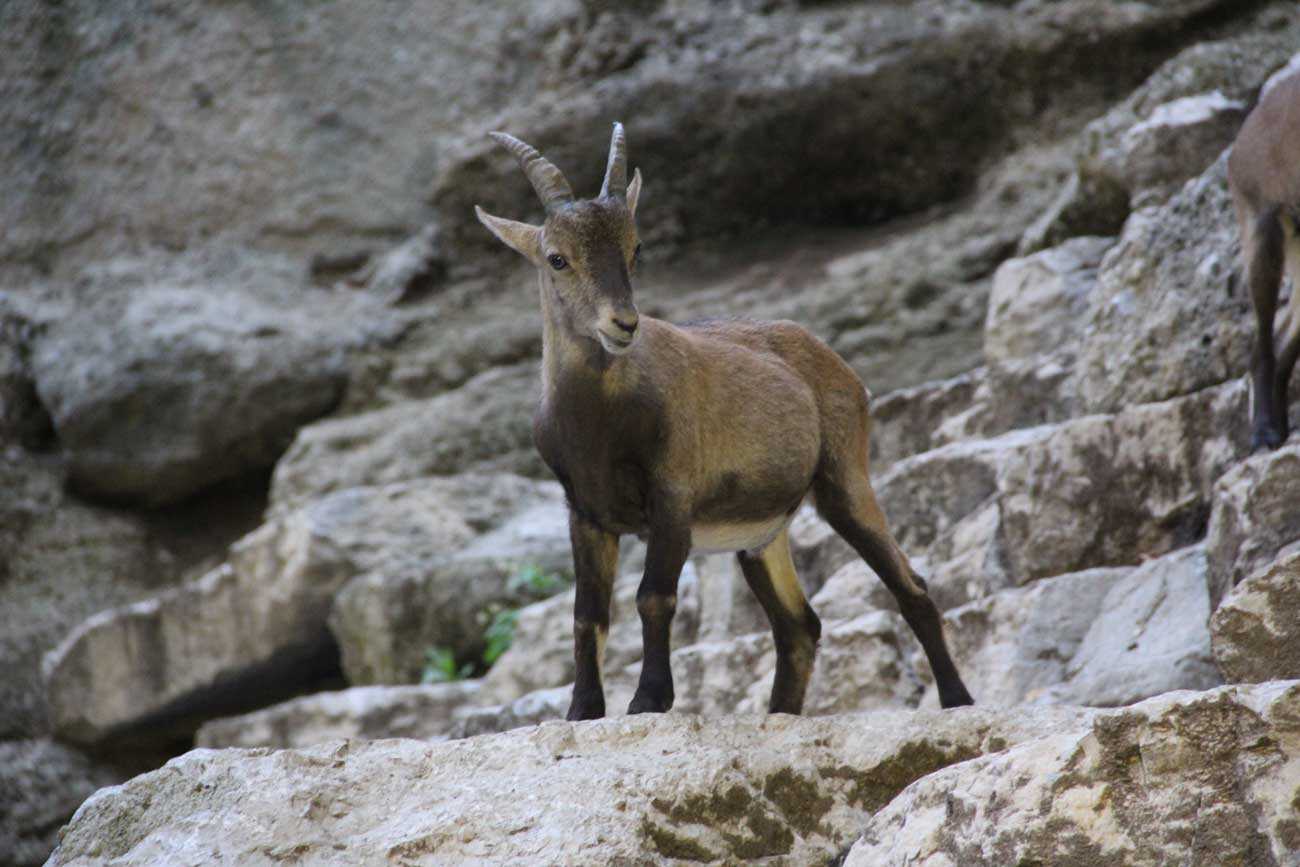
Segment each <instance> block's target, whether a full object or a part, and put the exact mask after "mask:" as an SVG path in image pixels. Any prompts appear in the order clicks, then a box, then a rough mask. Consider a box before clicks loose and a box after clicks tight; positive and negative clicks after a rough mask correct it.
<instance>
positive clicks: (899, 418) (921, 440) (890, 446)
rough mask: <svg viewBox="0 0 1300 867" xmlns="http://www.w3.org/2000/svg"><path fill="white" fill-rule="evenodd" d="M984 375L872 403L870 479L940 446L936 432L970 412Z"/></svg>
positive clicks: (955, 379)
mask: <svg viewBox="0 0 1300 867" xmlns="http://www.w3.org/2000/svg"><path fill="white" fill-rule="evenodd" d="M984 376H985V372H984V371H983V370H978V371H972V372H970V373H964V374H962V375H960V376H956V377H953V378H951V379H943V380H938V381H936V382H929V383H926V384H924V385H918V386H914V387H912V388H904V389H899V390H897V391H891V392H889V393H888V394H885V395H882V396H880V397H877V398H874V399H873V400H872V401H871V473H872V476H873V477H874V476H879V475H880V474H881V473H882V472H884V471H885V470H886V469H888V468H889V467H890V466H892V465H893V464H894V463H895V462H897V461H899V460H902V459H903V458H907V457H911V456H912V455H918V454H920V453H921V452H926V451H929V450H930V449H932V448H934V447H935V446H938V445H943V443H942V442H940V441H939V438H938V436H937V432H938V430H939V429H940V428H941V427H942V426H943V424H944V423H945V422H946V421H947V420H948V419H950V418H952V417H954V416H957V415H960V414H962V413H964V412H967V411H969V410H970V408H971V404H972V403H973V402H974V400H975V394H976V390H977V388H978V387H979V385H980V384H981V383H982V382H983V380H984ZM998 433H1002V431H998Z"/></svg>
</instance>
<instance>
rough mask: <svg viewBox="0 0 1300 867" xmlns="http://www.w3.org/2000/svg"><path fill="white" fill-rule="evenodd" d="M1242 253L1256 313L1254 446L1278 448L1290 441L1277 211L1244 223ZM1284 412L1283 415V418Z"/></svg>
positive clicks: (1244, 220) (1253, 379)
mask: <svg viewBox="0 0 1300 867" xmlns="http://www.w3.org/2000/svg"><path fill="white" fill-rule="evenodd" d="M1241 226H1242V231H1241V254H1242V259H1243V261H1244V262H1245V265H1246V284H1247V285H1248V286H1249V287H1250V300H1251V304H1252V306H1253V307H1254V310H1255V354H1254V359H1253V361H1252V362H1251V397H1252V398H1253V400H1254V411H1253V413H1252V415H1253V418H1252V419H1251V437H1250V446H1251V448H1252V449H1255V448H1258V447H1260V446H1265V447H1267V448H1276V447H1277V446H1279V445H1281V443H1282V441H1283V440H1284V439H1286V409H1285V404H1283V405H1282V406H1281V407H1279V406H1278V404H1277V402H1276V401H1277V378H1276V376H1277V374H1276V370H1277V368H1276V357H1275V355H1274V347H1273V319H1274V317H1275V315H1276V313H1277V295H1278V289H1279V288H1280V284H1281V282H1282V255H1283V251H1282V240H1283V239H1282V226H1281V223H1280V222H1279V219H1278V212H1277V211H1276V210H1269V211H1266V212H1264V213H1263V214H1257V215H1254V216H1251V217H1248V218H1246V219H1243V220H1242V224H1241ZM1279 411H1280V415H1279Z"/></svg>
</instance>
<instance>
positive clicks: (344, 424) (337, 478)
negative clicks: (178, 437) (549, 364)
mask: <svg viewBox="0 0 1300 867" xmlns="http://www.w3.org/2000/svg"><path fill="white" fill-rule="evenodd" d="M540 389H541V379H540V376H539V374H538V372H537V364H536V362H524V363H522V364H517V365H515V366H513V367H505V368H496V369H492V370H489V371H487V372H485V373H482V374H479V375H478V376H476V377H474V378H473V379H471V380H470V381H469V382H467V383H466V384H465V385H463V386H461V387H460V388H458V389H456V390H454V391H449V392H447V393H445V394H442V395H439V396H437V397H433V398H429V399H426V400H423V401H410V402H404V403H400V404H397V405H395V406H392V407H388V408H385V409H380V410H375V411H373V412H368V413H363V414H361V415H355V416H348V417H345V418H333V419H328V420H326V421H322V422H319V423H317V424H314V425H310V426H308V427H306V428H304V429H303V430H301V431H300V432H299V433H298V436H297V439H295V440H294V442H293V445H292V446H291V447H290V448H289V450H288V452H286V453H285V455H284V457H283V458H282V459H281V460H280V461H279V462H278V463H277V464H276V467H275V475H274V477H273V479H272V483H271V499H272V509H274V510H279V509H284V508H290V507H292V506H293V505H294V504H296V503H299V502H301V501H303V500H304V499H307V498H310V497H314V496H319V495H321V494H325V493H329V492H331V491H338V490H342V489H345V488H351V487H356V486H358V485H373V484H385V483H388V482H401V481H407V480H410V479H418V478H421V477H424V476H430V475H450V474H453V473H458V472H467V471H488V472H495V471H501V470H504V471H508V472H513V471H523V472H525V473H527V474H529V475H535V476H538V475H542V474H544V473H546V471H545V469H544V468H543V466H542V463H541V459H540V458H539V457H538V456H537V451H536V449H535V448H534V447H533V443H532V429H533V428H532V412H533V407H534V406H535V404H536V402H537V395H538V394H540Z"/></svg>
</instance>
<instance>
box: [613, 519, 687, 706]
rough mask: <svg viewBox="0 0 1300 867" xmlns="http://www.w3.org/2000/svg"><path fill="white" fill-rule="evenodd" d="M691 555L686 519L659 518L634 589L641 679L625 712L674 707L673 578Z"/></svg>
mask: <svg viewBox="0 0 1300 867" xmlns="http://www.w3.org/2000/svg"><path fill="white" fill-rule="evenodd" d="M690 553H691V530H690V526H689V525H688V524H687V523H686V522H685V521H676V520H672V519H670V518H668V517H667V516H666V515H665V516H663V517H662V518H661V519H660V520H659V521H656V522H655V523H654V524H653V525H652V526H651V529H650V539H649V541H648V542H647V545H646V561H645V575H644V576H643V577H642V578H641V586H640V587H638V588H637V591H636V610H637V612H638V613H639V614H640V615H641V643H642V659H641V679H640V680H639V681H638V682H637V686H636V692H635V693H634V694H633V695H632V702H631V704H629V705H628V708H627V712H628V713H662V712H664V711H667V710H669V709H671V708H672V706H673V672H672V667H671V665H670V664H669V654H670V653H671V652H672V648H671V647H670V646H669V638H670V637H671V634H672V626H673V614H674V613H675V612H676V611H677V579H678V578H680V577H681V574H682V567H683V566H684V565H686V558H687V557H688V556H689V555H690Z"/></svg>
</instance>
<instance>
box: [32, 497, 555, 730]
mask: <svg viewBox="0 0 1300 867" xmlns="http://www.w3.org/2000/svg"><path fill="white" fill-rule="evenodd" d="M557 490H558V486H556V485H554V484H553V483H552V484H549V485H548V484H545V483H539V482H533V481H530V480H527V479H522V478H518V477H514V476H499V477H484V476H458V477H454V478H446V479H428V480H423V481H421V482H414V483H407V484H397V485H389V486H384V487H374V488H354V489H350V490H346V491H341V492H339V493H336V494H333V495H331V496H328V497H324V498H321V499H319V500H316V501H313V502H311V503H309V504H308V505H306V506H304V507H302V508H300V509H297V510H294V511H290V512H287V513H285V514H283V515H281V516H279V517H277V518H275V519H274V520H272V521H270V522H269V523H267V524H265V525H264V526H262V527H261V528H259V529H258V530H256V531H254V532H253V533H251V534H249V535H248V536H246V537H245V538H243V539H242V540H240V541H239V542H238V543H236V544H235V545H234V546H232V548H231V550H230V559H229V561H228V562H227V563H225V564H223V565H222V566H220V567H218V568H217V569H214V570H213V571H211V572H209V573H208V574H206V575H204V576H203V577H202V578H200V579H198V580H197V581H194V582H191V583H187V584H185V585H183V586H181V587H178V588H176V589H174V590H171V591H168V592H167V593H164V594H162V595H160V596H157V597H155V598H152V599H147V600H145V601H142V602H138V603H135V604H132V605H128V606H125V607H121V608H115V609H110V610H107V611H104V612H101V613H99V614H97V615H95V616H94V617H92V618H91V619H89V620H87V621H86V622H84V623H82V624H81V625H80V626H78V627H77V628H76V629H75V630H73V632H72V633H71V634H70V635H68V636H67V637H66V638H65V639H64V640H63V642H62V643H61V644H60V645H59V646H58V647H57V648H56V649H55V650H53V651H51V652H50V653H49V654H47V656H46V659H45V673H46V684H47V690H48V695H49V701H50V706H51V712H52V714H53V718H54V724H55V726H56V729H57V731H58V732H59V733H60V734H61V735H62V736H63V737H66V738H68V739H70V740H74V741H90V742H93V741H99V740H102V739H104V738H108V737H113V736H115V735H117V734H119V733H128V732H129V731H130V730H138V729H139V728H140V727H141V726H144V725H161V724H162V723H163V722H169V723H172V724H176V725H181V726H183V727H184V726H188V727H190V728H192V727H193V725H195V724H196V722H197V721H201V720H202V719H203V718H205V717H210V716H213V715H217V714H220V713H222V712H225V713H231V712H235V711H239V710H246V709H248V706H249V704H250V703H262V704H265V703H267V702H269V701H273V700H276V699H280V698H285V697H288V695H291V694H293V693H294V692H297V691H300V690H301V689H302V688H303V686H305V685H307V684H309V683H310V682H311V680H312V678H313V677H319V676H322V675H324V674H328V673H330V672H331V671H337V666H338V661H337V658H338V657H337V654H338V650H337V647H336V645H335V643H334V640H333V639H332V637H331V636H330V634H329V630H328V629H327V626H326V621H327V618H328V616H329V613H330V610H331V608H332V606H333V604H334V597H335V594H336V593H337V592H338V591H339V590H340V589H341V588H342V587H343V586H344V585H345V584H346V583H347V582H348V581H349V580H350V579H353V578H356V577H357V576H360V575H365V574H381V573H386V574H393V575H401V574H413V573H420V572H423V571H425V570H426V569H427V568H428V567H429V566H430V565H431V564H434V563H437V562H440V561H441V560H444V559H446V558H449V557H452V556H454V555H455V554H456V552H458V551H460V550H461V549H463V548H465V547H466V546H468V545H470V544H471V543H472V542H473V541H474V540H475V539H476V538H477V537H479V536H481V535H483V534H485V533H489V532H491V531H492V530H493V529H495V528H496V527H498V526H500V525H501V524H504V523H506V522H507V521H508V519H509V518H510V517H511V516H512V515H514V514H515V510H516V509H526V508H528V507H529V506H532V505H535V504H537V503H538V502H539V501H542V500H545V499H546V498H548V497H549V498H552V499H554V498H555V497H556V496H557V494H556V491H557ZM474 590H475V588H474V587H473V586H472V585H471V586H469V587H461V588H460V589H459V591H458V592H461V593H468V592H471V591H474ZM449 592H457V591H449ZM141 648H148V650H147V651H142V650H141Z"/></svg>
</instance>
